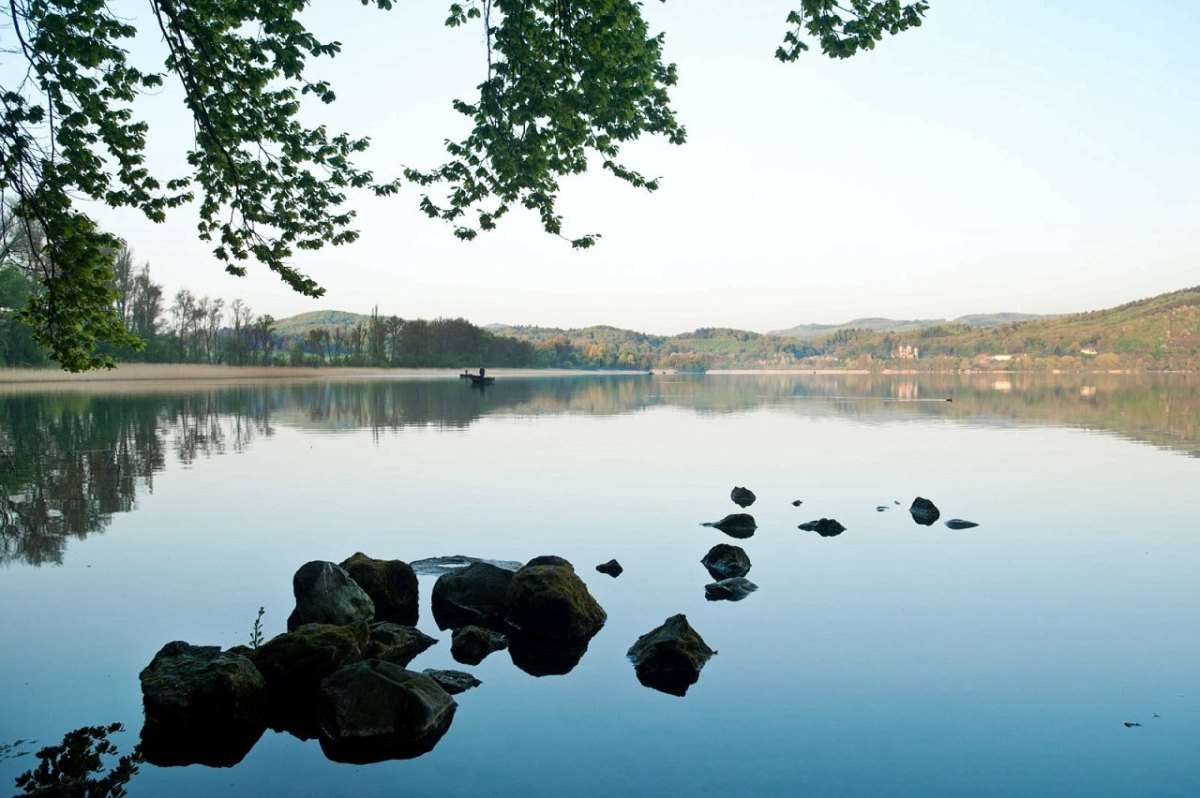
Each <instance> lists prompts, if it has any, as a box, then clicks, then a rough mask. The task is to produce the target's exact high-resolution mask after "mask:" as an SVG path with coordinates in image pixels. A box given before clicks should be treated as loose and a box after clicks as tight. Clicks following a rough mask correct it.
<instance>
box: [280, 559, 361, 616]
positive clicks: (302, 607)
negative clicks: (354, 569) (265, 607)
mask: <svg viewBox="0 0 1200 798" xmlns="http://www.w3.org/2000/svg"><path fill="white" fill-rule="evenodd" d="M292 592H293V593H294V594H295V596H296V609H295V610H293V611H292V614H291V615H290V616H288V622H287V627H288V629H289V630H292V629H296V628H297V627H300V626H303V625H304V624H307V623H328V624H333V625H334V626H344V625H346V624H350V623H357V622H359V621H369V620H371V619H372V618H373V617H374V616H375V603H374V602H373V601H371V597H370V596H368V595H367V594H366V592H364V591H363V589H362V588H361V587H359V586H358V583H357V582H355V581H354V580H353V579H351V578H350V575H349V574H347V573H346V572H345V571H343V570H342V569H341V568H340V567H339V566H338V565H336V564H335V563H331V562H325V561H323V560H313V561H312V562H309V563H305V564H304V565H302V566H300V570H298V571H296V575H295V576H293V577H292Z"/></svg>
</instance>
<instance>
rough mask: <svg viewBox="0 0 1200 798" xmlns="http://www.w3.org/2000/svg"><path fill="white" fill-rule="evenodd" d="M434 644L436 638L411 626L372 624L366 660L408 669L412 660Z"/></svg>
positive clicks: (385, 623) (384, 623) (383, 623)
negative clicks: (383, 662) (385, 661)
mask: <svg viewBox="0 0 1200 798" xmlns="http://www.w3.org/2000/svg"><path fill="white" fill-rule="evenodd" d="M436 643H437V638H434V637H430V636H429V635H427V634H425V633H424V632H422V631H421V630H420V629H416V628H414V627H412V626H401V625H399V624H395V623H387V622H382V623H373V624H371V637H370V640H369V641H368V643H367V649H366V658H369V659H382V660H387V661H388V662H394V663H396V664H397V665H399V666H401V667H408V663H410V662H412V661H413V658H415V657H416V656H417V655H418V654H420V653H421V652H422V651H424V650H425V649H427V648H429V647H430V646H433V645H435V644H436Z"/></svg>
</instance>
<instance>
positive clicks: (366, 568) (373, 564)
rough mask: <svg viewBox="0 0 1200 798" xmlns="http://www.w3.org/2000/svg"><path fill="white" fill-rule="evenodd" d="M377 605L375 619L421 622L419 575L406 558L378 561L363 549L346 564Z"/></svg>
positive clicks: (402, 623)
mask: <svg viewBox="0 0 1200 798" xmlns="http://www.w3.org/2000/svg"><path fill="white" fill-rule="evenodd" d="M342 570H344V571H345V572H346V573H348V574H349V575H350V578H351V579H353V580H354V581H355V582H356V583H358V586H359V587H361V588H362V589H363V592H365V593H366V594H367V595H368V596H370V597H371V601H372V602H373V603H374V604H375V620H377V621H390V622H391V623H398V624H401V625H402V626H414V625H415V624H416V623H417V575H416V574H415V573H414V572H413V569H412V568H411V567H410V566H409V564H408V563H406V562H404V561H403V560H375V559H372V558H370V557H368V556H367V555H365V554H363V553H362V552H361V551H360V552H358V553H356V554H355V555H354V556H353V557H351V558H349V559H348V560H346V561H344V562H343V563H342Z"/></svg>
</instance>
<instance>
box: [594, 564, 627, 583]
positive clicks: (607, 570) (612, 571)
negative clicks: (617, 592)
mask: <svg viewBox="0 0 1200 798" xmlns="http://www.w3.org/2000/svg"><path fill="white" fill-rule="evenodd" d="M596 570H597V571H599V572H600V573H602V574H608V575H609V576H611V577H612V578H613V579H616V578H617V577H618V576H620V575H621V572H622V571H624V570H625V569H624V568H622V567H621V563H619V562H617V561H616V560H609V561H608V562H606V563H601V564H600V565H597V566H596Z"/></svg>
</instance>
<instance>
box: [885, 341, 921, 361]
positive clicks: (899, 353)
mask: <svg viewBox="0 0 1200 798" xmlns="http://www.w3.org/2000/svg"><path fill="white" fill-rule="evenodd" d="M920 356H921V350H920V349H918V348H917V347H915V346H909V345H908V344H901V345H900V348H899V349H897V350H896V351H895V352H893V353H892V357H895V358H899V359H900V360H916V359H917V358H919V357H920Z"/></svg>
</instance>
